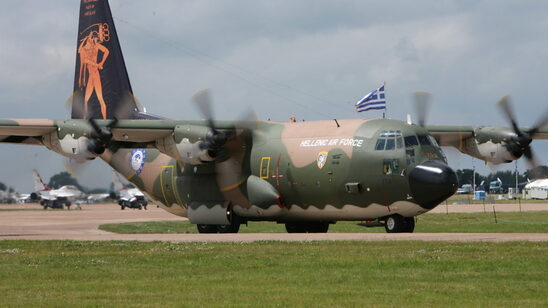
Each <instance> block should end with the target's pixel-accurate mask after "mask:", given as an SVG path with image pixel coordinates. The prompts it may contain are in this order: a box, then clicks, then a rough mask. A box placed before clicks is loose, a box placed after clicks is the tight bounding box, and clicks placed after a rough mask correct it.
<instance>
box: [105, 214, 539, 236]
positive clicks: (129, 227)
mask: <svg viewBox="0 0 548 308" xmlns="http://www.w3.org/2000/svg"><path fill="white" fill-rule="evenodd" d="M99 229H101V230H104V231H109V232H115V233H131V234H137V233H197V231H196V226H195V225H193V224H191V223H189V222H186V221H159V222H133V223H122V224H106V225H101V226H100V227H99ZM240 232H242V233H257V232H263V233H264V232H270V233H280V232H282V233H285V232H286V231H285V227H284V225H282V224H276V223H275V222H250V223H249V224H248V226H247V227H246V226H245V225H242V227H241V228H240ZM329 232H360V233H363V232H385V231H384V228H366V227H362V226H359V225H358V224H357V222H337V223H336V224H334V225H331V226H330V227H329ZM415 232H423V233H429V232H467V233H497V232H503V233H507V232H510V233H548V211H542V212H522V213H519V212H499V213H497V223H495V219H494V216H493V213H489V212H488V213H450V214H424V215H420V216H418V217H417V224H416V227H415Z"/></svg>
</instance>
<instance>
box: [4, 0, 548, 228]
mask: <svg viewBox="0 0 548 308" xmlns="http://www.w3.org/2000/svg"><path fill="white" fill-rule="evenodd" d="M422 97H423V98H424V96H422ZM419 98H420V96H419ZM194 101H195V103H197V104H198V107H199V108H200V109H201V111H202V113H203V114H204V115H205V117H206V118H207V120H205V121H181V120H166V119H163V118H159V117H156V116H152V115H150V114H147V113H146V112H144V110H143V109H142V107H141V106H140V105H139V104H138V103H137V102H136V100H135V99H134V97H133V91H132V89H131V85H130V82H129V78H128V75H127V71H126V67H125V64H124V60H123V57H122V51H121V48H120V45H119V42H118V37H117V34H116V29H115V27H114V23H113V20H112V15H111V12H110V7H109V4H108V1H107V0H82V1H81V5H80V21H79V31H78V42H77V55H76V72H75V81H74V94H73V96H72V118H71V119H69V120H45V119H5V120H0V140H1V142H4V143H17V144H30V145H43V146H46V147H47V148H48V149H50V150H52V151H54V152H57V153H59V154H61V155H63V156H66V157H68V158H70V159H72V160H77V161H85V160H91V159H94V158H97V157H99V158H100V159H102V160H104V161H105V162H107V163H108V164H109V165H110V166H111V167H112V168H114V169H115V170H117V171H118V172H119V173H121V174H122V175H124V176H125V177H126V178H127V179H128V180H130V181H131V182H132V183H134V184H135V185H136V186H137V187H138V188H139V189H140V190H142V191H143V192H146V194H147V196H148V197H149V198H150V199H152V200H154V201H155V202H156V203H157V204H158V205H159V206H161V207H162V208H163V209H165V210H167V211H168V212H170V213H173V214H175V215H179V216H183V217H188V219H189V220H190V222H191V223H194V224H197V227H198V231H199V232H201V233H216V232H219V233H233V232H238V230H239V228H240V224H242V223H246V222H248V221H275V222H278V223H284V224H285V226H286V229H287V231H288V232H327V230H328V227H329V224H332V223H335V222H337V221H342V220H347V221H362V220H377V221H379V222H380V223H382V225H384V226H385V228H386V231H387V232H412V231H413V229H414V226H415V221H414V216H417V215H420V214H422V213H426V212H428V211H429V210H431V209H433V208H434V207H435V206H437V205H438V204H439V203H441V202H443V201H444V200H446V199H447V198H448V197H450V196H451V195H452V194H453V193H454V192H455V191H456V189H457V178H456V175H455V172H454V171H453V170H452V169H451V168H450V167H449V166H447V161H446V158H445V156H444V154H443V152H442V151H441V149H440V147H439V145H442V146H453V147H455V148H457V149H458V150H460V151H461V152H462V153H465V154H468V155H471V156H473V157H476V158H478V159H481V160H484V161H486V162H490V163H494V164H500V163H507V162H511V161H513V160H516V159H518V158H520V157H521V156H522V155H524V156H526V157H527V158H528V159H529V161H530V162H532V163H533V164H534V157H533V154H532V151H531V148H530V143H531V141H532V139H547V138H548V130H546V129H543V128H542V127H543V126H544V125H545V124H546V122H548V119H547V118H546V117H544V118H543V119H541V120H540V121H539V122H538V124H537V125H535V126H534V127H533V128H530V129H526V128H520V127H518V126H517V124H516V122H515V120H514V116H513V114H512V111H511V108H510V105H509V103H508V100H507V99H506V98H503V99H502V100H501V101H500V102H499V103H500V106H501V107H502V109H503V111H504V113H505V115H506V116H507V117H508V119H509V120H510V121H511V123H512V127H484V126H480V127H474V126H426V125H424V120H423V119H420V120H419V125H415V124H409V123H406V122H402V121H396V120H388V119H353V120H329V121H316V122H298V123H292V122H287V123H281V122H259V121H234V122H227V121H214V120H213V119H212V116H211V110H210V108H211V107H210V105H209V96H208V93H207V92H200V93H199V94H197V95H196V96H195V97H194Z"/></svg>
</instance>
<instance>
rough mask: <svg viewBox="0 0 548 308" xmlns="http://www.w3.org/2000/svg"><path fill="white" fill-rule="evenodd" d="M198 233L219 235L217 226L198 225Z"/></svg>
mask: <svg viewBox="0 0 548 308" xmlns="http://www.w3.org/2000/svg"><path fill="white" fill-rule="evenodd" d="M196 228H197V229H198V233H217V226H216V225H200V224H198V225H196Z"/></svg>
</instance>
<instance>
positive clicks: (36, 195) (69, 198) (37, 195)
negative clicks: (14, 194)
mask: <svg viewBox="0 0 548 308" xmlns="http://www.w3.org/2000/svg"><path fill="white" fill-rule="evenodd" d="M32 176H33V178H34V190H35V192H33V193H32V194H31V196H30V197H31V199H33V200H39V201H40V205H42V206H43V207H44V210H45V209H47V208H48V207H49V208H53V209H56V208H57V209H59V208H63V207H66V208H67V209H68V208H70V206H71V205H72V202H74V201H76V199H80V198H84V197H85V194H84V193H83V192H82V191H81V190H80V189H78V187H76V186H74V185H65V186H62V187H60V188H59V189H52V188H50V187H47V186H46V184H45V183H44V181H43V180H42V177H41V176H40V174H39V173H38V171H37V170H33V172H32Z"/></svg>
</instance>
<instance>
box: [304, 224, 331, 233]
mask: <svg viewBox="0 0 548 308" xmlns="http://www.w3.org/2000/svg"><path fill="white" fill-rule="evenodd" d="M306 230H307V232H308V233H327V230H329V223H327V222H310V223H308V224H307V225H306Z"/></svg>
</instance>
